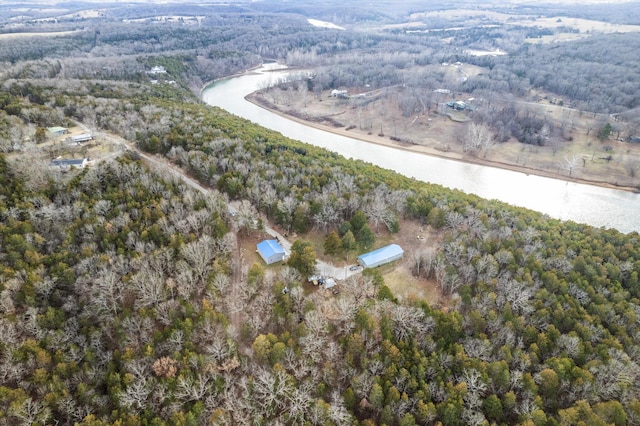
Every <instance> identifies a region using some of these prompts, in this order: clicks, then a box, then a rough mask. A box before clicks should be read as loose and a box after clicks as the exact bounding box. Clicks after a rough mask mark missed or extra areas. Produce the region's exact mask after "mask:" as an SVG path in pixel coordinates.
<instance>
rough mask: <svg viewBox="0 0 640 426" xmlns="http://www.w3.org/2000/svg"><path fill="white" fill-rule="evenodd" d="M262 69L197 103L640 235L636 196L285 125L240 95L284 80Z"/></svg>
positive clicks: (470, 188) (439, 179)
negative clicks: (203, 103) (201, 102)
mask: <svg viewBox="0 0 640 426" xmlns="http://www.w3.org/2000/svg"><path fill="white" fill-rule="evenodd" d="M276 67H277V65H276V64H267V65H265V66H263V67H262V68H260V69H258V70H255V71H253V72H251V73H247V74H243V75H241V76H237V77H230V78H227V79H223V80H219V81H217V82H215V83H213V84H211V85H209V86H208V87H207V88H206V89H205V90H204V91H203V92H202V99H203V101H204V102H206V103H207V104H209V105H213V106H218V107H220V108H222V109H225V110H227V111H229V112H231V113H233V114H235V115H238V116H240V117H243V118H246V119H248V120H251V121H253V122H254V123H257V124H259V125H261V126H264V127H267V128H270V129H273V130H275V131H277V132H280V133H282V134H283V135H285V136H287V137H290V138H292V139H296V140H300V141H303V142H306V143H309V144H312V145H315V146H319V147H322V148H326V149H328V150H330V151H333V152H336V153H338V154H341V155H343V156H345V157H347V158H354V159H359V160H363V161H366V162H369V163H372V164H376V165H378V166H380V167H383V168H386V169H391V170H394V171H396V172H398V173H401V174H403V175H405V176H408V177H413V178H416V179H418V180H421V181H424V182H430V183H436V184H439V185H442V186H445V187H448V188H452V189H459V190H461V191H464V192H467V193H472V194H476V195H479V196H481V197H483V198H488V199H496V200H500V201H504V202H506V203H509V204H512V205H515V206H520V207H525V208H529V209H531V210H536V211H539V212H542V213H545V214H547V215H549V216H550V217H553V218H557V219H562V220H572V221H575V222H580V223H586V224H589V225H592V226H595V227H605V228H614V229H617V230H619V231H621V232H624V233H629V232H633V231H636V232H640V194H635V193H631V192H628V191H621V190H617V189H610V188H603V187H599V186H593V185H585V184H579V183H574V182H566V181H563V180H558V179H550V178H546V177H541V176H535V175H529V174H525V173H520V172H514V171H511V170H505V169H499V168H495V167H488V166H480V165H475V164H469V163H465V162H460V161H455V160H448V159H443V158H439V157H432V156H428V155H424V154H416V153H412V152H409V151H404V150H400V149H395V148H392V147H386V146H382V145H376V144H372V143H367V142H363V141H360V140H357V139H352V138H349V137H346V136H341V135H336V134H333V133H330V132H327V131H323V130H319V129H316V128H313V127H310V126H306V125H304V124H301V123H298V122H296V121H293V120H289V119H287V118H285V117H282V116H280V115H278V114H274V113H272V112H270V111H268V110H265V109H263V108H260V107H259V106H256V105H254V104H252V103H250V102H248V101H247V100H245V96H246V95H248V94H250V93H252V92H254V91H256V90H258V89H259V88H260V87H264V86H265V85H266V84H270V82H272V81H274V80H276V79H278V78H280V77H282V76H284V75H285V74H286V72H287V71H284V70H282V71H275V72H274V69H276Z"/></svg>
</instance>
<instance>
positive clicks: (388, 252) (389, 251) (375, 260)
mask: <svg viewBox="0 0 640 426" xmlns="http://www.w3.org/2000/svg"><path fill="white" fill-rule="evenodd" d="M403 255H404V250H402V247H400V246H399V245H397V244H390V245H388V246H384V247H381V248H379V249H377V250H374V251H371V252H369V253H365V254H361V255H360V256H358V264H360V265H362V267H363V268H375V267H376V266H380V265H384V264H385V263H389V262H393V261H394V260H398V259H402V256H403Z"/></svg>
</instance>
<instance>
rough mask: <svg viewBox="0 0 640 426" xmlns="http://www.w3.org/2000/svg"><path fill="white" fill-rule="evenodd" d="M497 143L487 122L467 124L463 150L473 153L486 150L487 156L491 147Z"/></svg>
mask: <svg viewBox="0 0 640 426" xmlns="http://www.w3.org/2000/svg"><path fill="white" fill-rule="evenodd" d="M494 144H495V142H494V135H493V133H492V132H491V129H489V127H488V126H487V125H486V124H482V123H475V122H472V123H470V124H468V125H467V128H466V130H465V132H464V135H463V146H462V148H463V150H464V151H465V152H469V153H470V154H471V155H477V154H478V153H479V152H481V151H484V156H485V157H486V156H487V153H488V152H489V149H491V147H492V146H493V145H494Z"/></svg>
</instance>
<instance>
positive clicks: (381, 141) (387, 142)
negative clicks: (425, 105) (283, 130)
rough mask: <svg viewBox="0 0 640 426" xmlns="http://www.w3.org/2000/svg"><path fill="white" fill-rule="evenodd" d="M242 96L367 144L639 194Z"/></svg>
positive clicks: (638, 189)
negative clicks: (324, 121) (341, 124)
mask: <svg viewBox="0 0 640 426" xmlns="http://www.w3.org/2000/svg"><path fill="white" fill-rule="evenodd" d="M245 99H246V100H247V101H249V102H251V103H253V104H254V105H256V106H259V107H261V108H263V109H266V110H268V111H270V112H272V113H274V114H277V115H279V116H281V117H284V118H287V119H289V120H292V121H295V122H297V123H300V124H304V125H305V126H309V127H313V128H315V129H318V130H322V131H326V132H330V133H333V134H336V135H340V136H345V137H348V138H352V139H357V140H360V141H363V142H367V143H372V144H376V145H382V146H387V147H391V148H395V149H400V150H403V151H408V152H414V153H417V154H422V155H429V156H433V157H439V158H445V159H449V160H455V161H461V162H465V163H469V164H478V165H482V166H487V167H495V168H501V169H506V170H510V171H513V172H518V173H522V174H525V175H536V176H542V177H546V178H551V179H556V180H561V181H564V182H575V183H581V184H586V185H594V186H599V187H603V188H610V189H618V190H623V191H628V192H633V193H640V186H631V185H619V184H616V183H613V182H607V181H602V180H596V179H588V178H585V177H575V176H567V175H565V174H562V173H560V172H553V171H549V170H543V169H539V168H535V167H528V166H525V165H521V164H514V163H512V162H506V161H497V160H495V159H486V158H481V157H477V156H471V155H467V154H463V153H460V152H457V151H453V150H450V149H449V150H446V149H438V148H436V147H433V146H426V145H418V144H412V143H410V142H402V141H394V140H391V139H390V138H389V137H385V136H379V135H375V134H363V133H361V132H354V131H352V130H347V128H345V127H335V126H329V125H325V124H321V123H319V122H318V121H317V120H312V119H304V118H300V117H298V116H295V115H292V114H289V113H287V112H285V111H282V110H281V109H279V108H278V107H277V106H275V105H273V104H272V103H270V102H269V101H267V100H265V99H264V98H262V97H261V96H260V95H259V92H253V93H251V94H249V95H247V96H246V97H245Z"/></svg>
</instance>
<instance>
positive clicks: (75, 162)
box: [51, 158, 91, 170]
mask: <svg viewBox="0 0 640 426" xmlns="http://www.w3.org/2000/svg"><path fill="white" fill-rule="evenodd" d="M90 163H91V159H90V158H77V159H75V158H74V159H71V160H64V159H60V158H56V159H55V160H51V167H53V168H57V169H60V170H69V169H70V168H72V167H75V168H76V169H84V168H85V167H87V166H88V165H89V164H90Z"/></svg>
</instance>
